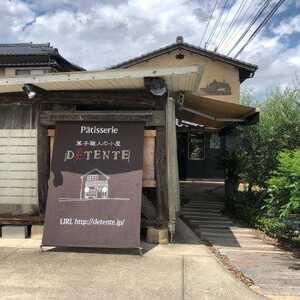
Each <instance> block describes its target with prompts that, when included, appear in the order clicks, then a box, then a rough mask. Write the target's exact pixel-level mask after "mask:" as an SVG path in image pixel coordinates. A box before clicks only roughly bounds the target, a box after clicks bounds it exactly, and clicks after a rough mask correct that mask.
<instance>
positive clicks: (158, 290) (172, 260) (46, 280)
mask: <svg viewBox="0 0 300 300" xmlns="http://www.w3.org/2000/svg"><path fill="white" fill-rule="evenodd" d="M181 225H182V226H183V227H181V228H182V230H181V236H179V237H178V238H177V242H176V243H173V244H168V245H150V244H143V247H144V252H145V253H144V255H143V256H140V255H138V253H137V251H135V250H130V251H129V250H104V249H56V248H47V249H45V250H46V251H43V252H41V251H40V249H39V245H40V241H39V240H30V239H28V240H24V239H23V240H22V239H0V269H1V272H0V299H1V300H8V299H9V300H12V299H18V300H19V299H22V300H27V299H30V300H32V299H35V300H39V299H42V300H47V299H55V300H60V299H81V300H84V299H89V300H91V299H116V300H118V299H122V300H123V299H124V300H125V299H126V300H127V299H138V300H140V299H143V300H147V299H151V300H155V299H160V300H161V299H172V300H177V299H178V300H179V299H180V300H183V299H184V300H199V299H209V300H213V299H218V300H219V299H224V300H226V299H230V300H235V299H244V300H246V299H265V298H264V297H262V296H260V295H258V294H257V293H255V292H254V291H252V290H251V289H249V288H248V287H247V286H245V285H244V284H243V283H241V282H240V281H238V280H236V279H235V278H234V277H233V276H232V275H231V274H230V273H229V272H228V271H227V270H226V269H225V268H224V267H223V266H222V265H221V264H220V263H219V262H218V261H217V259H216V258H215V256H214V255H213V254H212V253H211V252H210V250H209V249H208V248H207V246H205V245H204V244H201V242H200V241H199V239H198V238H197V237H196V236H193V234H192V233H190V232H186V231H188V230H189V229H188V228H186V227H184V224H181Z"/></svg>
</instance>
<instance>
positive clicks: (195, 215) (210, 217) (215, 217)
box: [183, 213, 231, 222]
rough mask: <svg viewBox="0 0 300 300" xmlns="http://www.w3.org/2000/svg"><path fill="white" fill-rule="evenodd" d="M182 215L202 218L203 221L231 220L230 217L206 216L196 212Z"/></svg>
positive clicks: (188, 217)
mask: <svg viewBox="0 0 300 300" xmlns="http://www.w3.org/2000/svg"><path fill="white" fill-rule="evenodd" d="M183 216H184V217H185V218H187V219H196V220H203V221H212V222H213V221H215V220H216V221H227V222H231V219H229V218H227V217H222V216H206V215H197V214H189V213H185V214H183Z"/></svg>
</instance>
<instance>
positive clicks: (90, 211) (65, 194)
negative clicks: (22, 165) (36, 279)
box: [42, 122, 144, 248]
mask: <svg viewBox="0 0 300 300" xmlns="http://www.w3.org/2000/svg"><path fill="white" fill-rule="evenodd" d="M143 141H144V124H143V123H136V122H134V123H129V122H119V123H116V122H58V123H57V126H56V133H55V141H54V148H53V156H52V162H51V176H50V182H49V191H48V200H47V209H46V217H45V225H44V235H43V240H42V246H63V247H65V246H69V247H101V248H102V247H103V248H104V247H108V248H139V247H140V217H141V196H142V174H143Z"/></svg>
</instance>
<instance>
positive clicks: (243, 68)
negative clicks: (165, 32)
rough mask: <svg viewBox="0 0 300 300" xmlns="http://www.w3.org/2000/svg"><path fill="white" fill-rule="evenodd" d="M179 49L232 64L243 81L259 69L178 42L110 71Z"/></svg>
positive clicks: (115, 66)
mask: <svg viewBox="0 0 300 300" xmlns="http://www.w3.org/2000/svg"><path fill="white" fill-rule="evenodd" d="M179 49H181V50H186V51H190V52H193V53H195V54H199V55H202V56H206V57H209V58H212V59H214V60H217V61H221V62H224V63H227V64H230V65H233V66H235V67H237V68H239V70H240V80H241V81H244V80H245V79H247V78H249V77H252V76H253V75H254V73H255V71H256V70H257V69H258V67H257V66H256V65H254V64H249V63H246V62H244V61H241V60H238V59H234V58H231V57H229V56H226V55H223V54H220V53H217V52H214V51H210V50H207V49H203V48H200V47H196V46H193V45H191V44H188V43H184V42H176V43H174V44H171V45H168V46H166V47H162V48H159V49H157V50H154V51H152V52H149V53H146V54H143V55H141V56H138V57H135V58H133V59H130V60H127V61H125V62H122V63H120V64H117V65H114V66H112V67H110V69H117V68H128V67H131V66H134V65H136V64H138V63H141V62H143V61H146V60H149V59H151V58H154V57H157V56H160V55H162V54H165V53H169V52H171V51H175V50H179Z"/></svg>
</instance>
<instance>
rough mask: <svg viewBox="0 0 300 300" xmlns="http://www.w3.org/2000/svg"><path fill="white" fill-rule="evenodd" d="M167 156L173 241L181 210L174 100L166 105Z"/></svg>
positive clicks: (170, 222)
mask: <svg viewBox="0 0 300 300" xmlns="http://www.w3.org/2000/svg"><path fill="white" fill-rule="evenodd" d="M166 154H167V180H168V183H167V188H168V208H169V230H170V233H171V239H172V236H173V235H174V233H175V222H176V213H177V212H178V211H179V210H180V191H179V175H178V159H177V135H176V115H175V101H174V100H173V99H172V98H168V99H167V104H166Z"/></svg>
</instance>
